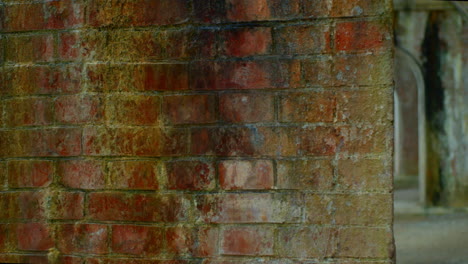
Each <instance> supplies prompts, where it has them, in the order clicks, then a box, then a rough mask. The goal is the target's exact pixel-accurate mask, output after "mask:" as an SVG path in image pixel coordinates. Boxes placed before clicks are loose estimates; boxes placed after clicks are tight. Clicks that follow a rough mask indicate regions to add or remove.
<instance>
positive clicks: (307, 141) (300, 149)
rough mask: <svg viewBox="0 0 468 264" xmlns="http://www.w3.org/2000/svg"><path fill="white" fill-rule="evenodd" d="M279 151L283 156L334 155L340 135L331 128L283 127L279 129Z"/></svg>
mask: <svg viewBox="0 0 468 264" xmlns="http://www.w3.org/2000/svg"><path fill="white" fill-rule="evenodd" d="M279 134H280V143H279V144H280V146H281V147H280V151H281V154H282V155H284V156H331V155H334V154H335V153H336V150H337V147H338V142H339V139H340V137H339V136H340V133H339V131H337V129H335V128H333V127H322V126H318V127H284V128H281V129H280V132H279Z"/></svg>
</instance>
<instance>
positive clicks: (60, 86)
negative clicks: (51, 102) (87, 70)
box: [5, 64, 81, 95]
mask: <svg viewBox="0 0 468 264" xmlns="http://www.w3.org/2000/svg"><path fill="white" fill-rule="evenodd" d="M6 73H7V77H6V79H5V89H6V90H7V91H8V93H10V94H13V95H34V94H61V93H72V92H77V91H79V90H80V88H81V87H80V84H81V68H80V67H78V66H77V65H73V64H71V65H61V66H21V67H12V68H6Z"/></svg>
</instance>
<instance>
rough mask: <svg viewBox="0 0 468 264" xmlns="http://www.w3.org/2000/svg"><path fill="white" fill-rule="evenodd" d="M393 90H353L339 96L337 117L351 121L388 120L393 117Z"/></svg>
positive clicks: (343, 120) (373, 122)
mask: <svg viewBox="0 0 468 264" xmlns="http://www.w3.org/2000/svg"><path fill="white" fill-rule="evenodd" d="M392 93H393V92H391V91H380V90H378V91H374V90H372V91H352V92H341V93H340V94H339V95H338V96H337V108H338V111H337V119H338V121H340V122H350V123H372V124H375V123H379V122H388V121H391V120H392V118H393V114H392V111H391V109H392V108H393V95H391V94H392Z"/></svg>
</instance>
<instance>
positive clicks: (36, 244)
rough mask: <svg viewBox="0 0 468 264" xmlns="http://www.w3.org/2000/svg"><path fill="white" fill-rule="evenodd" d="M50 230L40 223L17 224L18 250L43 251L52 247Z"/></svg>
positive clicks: (52, 241)
mask: <svg viewBox="0 0 468 264" xmlns="http://www.w3.org/2000/svg"><path fill="white" fill-rule="evenodd" d="M51 231H52V230H51V228H50V227H49V226H48V225H46V224H42V223H25V224H17V229H16V234H17V240H18V249H19V250H38V251H45V250H49V249H50V248H53V247H54V240H53V237H52V232H51Z"/></svg>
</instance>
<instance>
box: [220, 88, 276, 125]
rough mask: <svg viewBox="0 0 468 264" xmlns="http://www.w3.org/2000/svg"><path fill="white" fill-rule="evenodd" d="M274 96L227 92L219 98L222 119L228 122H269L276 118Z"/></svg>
mask: <svg viewBox="0 0 468 264" xmlns="http://www.w3.org/2000/svg"><path fill="white" fill-rule="evenodd" d="M274 111H275V110H274V105H273V96H272V95H270V94H252V93H242V94H241V93H235V94H231V93H226V94H221V95H220V98H219V112H220V115H221V119H222V120H223V121H226V122H234V123H241V122H242V123H251V122H268V121H273V118H274Z"/></svg>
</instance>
